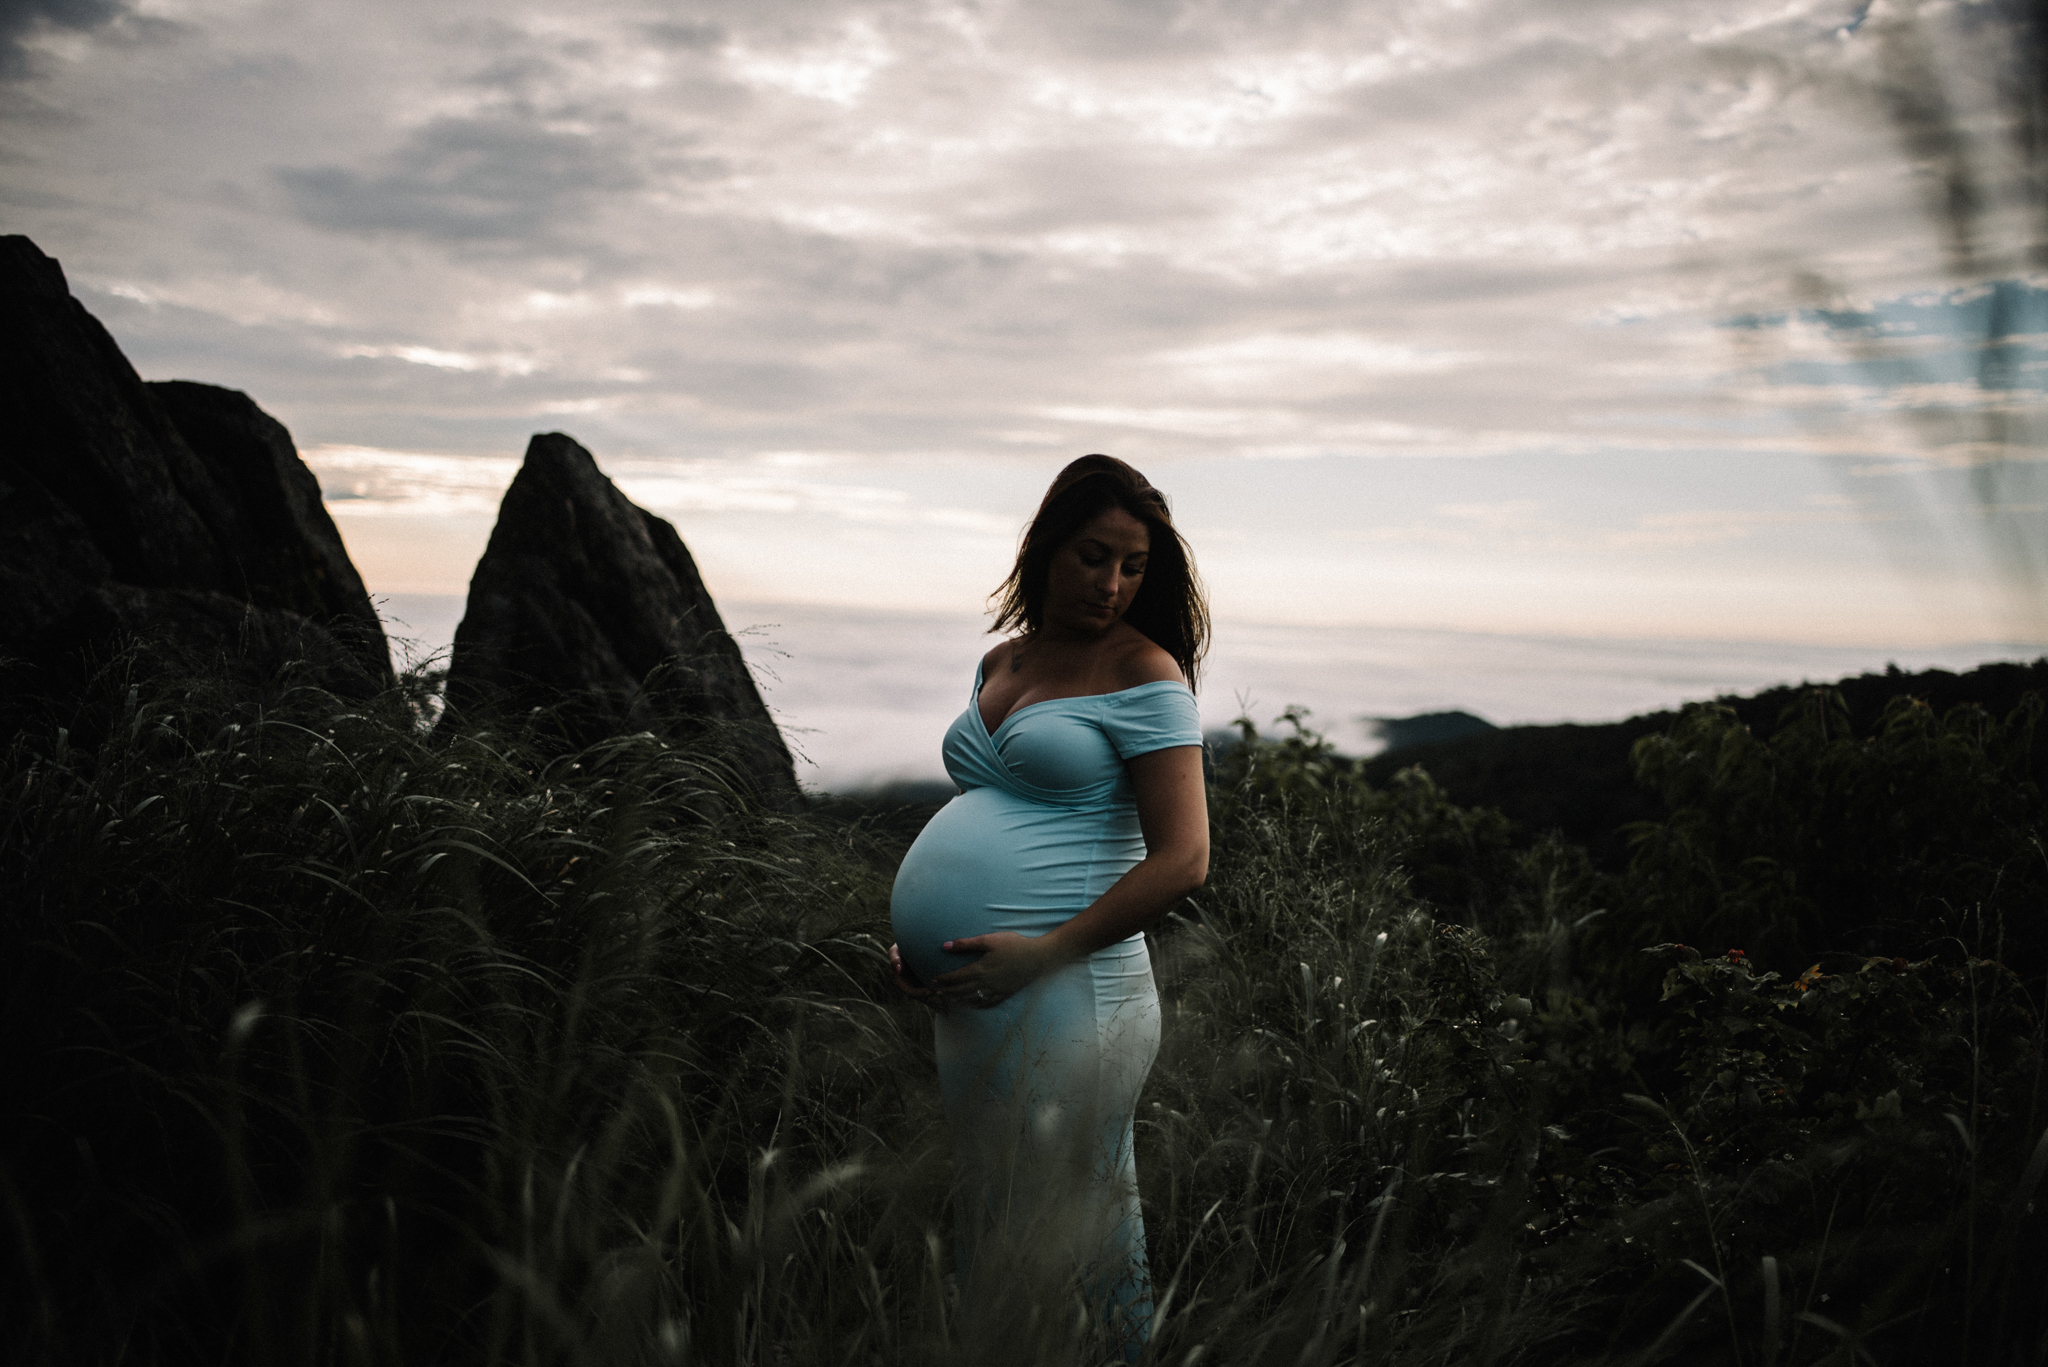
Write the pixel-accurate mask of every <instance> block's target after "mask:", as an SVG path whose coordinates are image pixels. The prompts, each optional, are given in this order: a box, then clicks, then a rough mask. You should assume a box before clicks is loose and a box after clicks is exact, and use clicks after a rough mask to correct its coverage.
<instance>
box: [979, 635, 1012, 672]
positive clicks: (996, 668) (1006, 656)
mask: <svg viewBox="0 0 2048 1367" xmlns="http://www.w3.org/2000/svg"><path fill="white" fill-rule="evenodd" d="M1016 644H1017V642H1016V641H1015V639H1011V640H1008V641H998V642H997V643H996V646H995V648H994V649H993V650H991V651H989V653H988V654H986V655H984V656H982V657H981V677H982V678H984V679H992V678H994V677H995V676H996V675H998V674H1000V673H1001V672H1002V671H1003V670H1004V669H1006V668H1008V667H1009V663H1010V649H1011V647H1013V646H1015V645H1016Z"/></svg>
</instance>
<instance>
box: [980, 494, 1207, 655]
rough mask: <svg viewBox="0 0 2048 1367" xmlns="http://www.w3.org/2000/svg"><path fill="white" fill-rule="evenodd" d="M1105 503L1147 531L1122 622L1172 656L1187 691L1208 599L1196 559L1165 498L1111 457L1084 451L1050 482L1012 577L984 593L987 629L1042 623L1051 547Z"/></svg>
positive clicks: (1201, 649) (1033, 627)
mask: <svg viewBox="0 0 2048 1367" xmlns="http://www.w3.org/2000/svg"><path fill="white" fill-rule="evenodd" d="M1111 508H1121V509H1123V510H1124V511H1125V512H1127V513H1129V514H1130V515H1131V516H1132V517H1135V518H1137V519H1138V520H1139V521H1140V522H1142V523H1144V524H1145V525H1146V526H1147V527H1148V528H1150V529H1151V532H1152V549H1151V552H1150V554H1149V555H1148V557H1147V559H1146V563H1145V582H1144V583H1142V584H1140V585H1139V586H1138V595H1137V597H1135V598H1133V599H1132V600H1131V606H1130V608H1129V609H1128V610H1127V611H1126V612H1125V613H1124V620H1125V621H1126V622H1129V623H1130V624H1131V625H1132V626H1134V627H1136V628H1137V629H1138V630H1139V632H1141V633H1142V634H1143V635H1144V636H1145V637H1146V638H1147V639H1149V640H1151V641H1152V642H1153V643H1154V644H1156V645H1158V646H1159V648H1160V649H1162V650H1164V651H1165V652H1166V653H1167V654H1168V655H1171V656H1172V657H1173V659H1174V663H1175V664H1178V665H1179V666H1180V670H1181V673H1182V674H1184V675H1186V676H1187V681H1188V687H1189V688H1193V687H1194V686H1195V682H1196V675H1197V673H1198V672H1199V671H1200V669H1201V667H1202V656H1203V654H1204V653H1206V652H1207V651H1208V649H1209V604H1208V602H1207V600H1206V599H1205V598H1204V597H1203V594H1202V581H1201V579H1200V578H1198V577H1197V576H1196V574H1195V559H1194V556H1193V555H1192V554H1190V553H1189V551H1188V543H1187V542H1185V541H1183V540H1181V535H1180V533H1179V532H1177V531H1175V530H1174V528H1173V514H1172V513H1171V512H1170V511H1169V510H1168V509H1167V506H1166V495H1165V494H1162V493H1160V492H1159V491H1158V490H1157V489H1155V488H1153V487H1152V481H1150V480H1148V479H1146V478H1145V477H1144V476H1143V475H1141V474H1139V473H1138V472H1137V471H1136V470H1133V469H1132V468H1131V467H1130V466H1128V465H1126V464H1124V463H1123V462H1122V461H1120V460H1118V459H1117V458H1116V457H1114V456H1083V457H1081V459H1079V460H1077V461H1075V462H1073V464H1071V465H1069V466H1067V468H1066V469H1064V470H1062V471H1060V472H1059V474H1058V476H1056V477H1055V478H1054V479H1053V482H1052V487H1051V488H1050V489H1047V490H1046V491H1045V499H1044V501H1043V502H1041V503H1040V504H1039V505H1038V512H1037V515H1036V516H1034V517H1033V518H1032V519H1031V525H1030V526H1028V527H1026V528H1025V529H1024V537H1023V540H1022V542H1021V543H1020V544H1019V545H1018V547H1017V563H1016V565H1015V566H1013V567H1012V568H1011V570H1010V577H1009V578H1007V579H1005V580H1004V581H1003V585H1002V587H1001V588H999V589H997V590H996V591H995V592H994V593H992V594H990V595H989V597H990V599H991V600H992V601H993V602H994V603H995V613H996V624H995V625H994V626H992V627H990V628H989V630H990V631H1015V630H1018V629H1020V628H1021V629H1022V630H1024V631H1026V632H1033V631H1037V630H1038V629H1039V628H1040V627H1041V626H1043V625H1044V623H1045V585H1046V579H1047V578H1048V576H1049V572H1050V569H1051V566H1052V557H1053V552H1054V551H1057V550H1058V549H1059V548H1060V547H1061V546H1064V545H1066V544H1067V542H1069V541H1071V540H1072V539H1073V538H1074V537H1075V536H1077V535H1079V534H1080V531H1081V529H1082V528H1083V527H1085V526H1087V525H1088V524H1089V523H1090V522H1093V521H1094V520H1095V519H1096V518H1097V517H1099V516H1101V515H1102V514H1103V513H1105V512H1107V511H1108V510H1109V509H1111Z"/></svg>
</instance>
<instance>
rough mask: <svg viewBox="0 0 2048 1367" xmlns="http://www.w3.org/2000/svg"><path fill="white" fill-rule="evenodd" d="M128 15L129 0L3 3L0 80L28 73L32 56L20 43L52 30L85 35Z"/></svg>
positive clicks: (13, 0)
mask: <svg viewBox="0 0 2048 1367" xmlns="http://www.w3.org/2000/svg"><path fill="white" fill-rule="evenodd" d="M132 11H133V3H132V0H4V3H0V79H19V78H20V77H23V76H26V75H28V74H29V73H30V71H31V69H32V67H33V62H32V54H31V51H30V49H29V47H28V46H27V44H25V43H24V42H23V39H25V38H30V37H32V36H35V35H37V34H41V33H47V32H50V31H53V30H55V31H68V32H72V33H85V32H89V31H91V30H93V29H96V28H102V27H104V26H106V25H108V24H111V23H113V22H115V21H116V20H118V19H121V18H123V17H124V16H126V15H128V14H130V13H131V12H132Z"/></svg>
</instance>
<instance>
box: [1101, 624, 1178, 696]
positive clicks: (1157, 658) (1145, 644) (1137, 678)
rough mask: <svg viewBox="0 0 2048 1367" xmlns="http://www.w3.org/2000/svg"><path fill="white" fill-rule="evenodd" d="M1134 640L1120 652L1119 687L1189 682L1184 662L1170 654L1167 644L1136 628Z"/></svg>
mask: <svg viewBox="0 0 2048 1367" xmlns="http://www.w3.org/2000/svg"><path fill="white" fill-rule="evenodd" d="M1131 637H1132V639H1131V640H1130V641H1128V642H1126V643H1124V644H1123V646H1122V648H1121V649H1119V650H1118V651H1117V661H1116V672H1117V686H1118V687H1119V688H1136V687H1137V686H1138V685H1139V684H1148V683H1186V682H1187V681H1188V680H1187V675H1185V674H1183V673H1181V668H1180V663H1179V662H1178V661H1177V660H1175V659H1174V658H1173V656H1171V655H1169V654H1167V653H1166V650H1165V648H1164V647H1162V646H1161V645H1159V644H1158V643H1157V642H1155V641H1153V640H1152V639H1151V638H1150V637H1147V636H1144V635H1142V634H1140V633H1139V632H1138V631H1136V630H1135V629H1133V630H1132V632H1131Z"/></svg>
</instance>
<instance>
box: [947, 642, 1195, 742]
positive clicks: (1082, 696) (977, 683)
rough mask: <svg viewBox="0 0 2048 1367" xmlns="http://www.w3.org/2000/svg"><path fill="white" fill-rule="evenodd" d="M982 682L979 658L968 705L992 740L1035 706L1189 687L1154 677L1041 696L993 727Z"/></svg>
mask: <svg viewBox="0 0 2048 1367" xmlns="http://www.w3.org/2000/svg"><path fill="white" fill-rule="evenodd" d="M982 682H983V673H982V664H981V661H979V660H977V661H975V663H974V696H973V697H972V698H971V699H969V700H968V706H969V707H972V708H973V709H974V720H975V721H976V722H978V723H979V724H980V726H981V730H982V733H983V734H984V735H986V736H987V737H988V738H989V739H990V740H994V739H995V738H996V737H997V736H999V735H1001V734H1002V733H1003V728H1004V727H1006V726H1008V725H1009V724H1010V723H1011V722H1013V721H1015V720H1017V718H1019V717H1021V716H1023V715H1024V714H1025V713H1026V712H1029V711H1030V710H1031V709H1032V708H1034V707H1050V706H1051V705H1052V704H1054V703H1056V702H1089V701H1092V700H1094V699H1096V698H1117V697H1121V696H1123V695H1124V694H1126V693H1135V692H1137V691H1138V690H1139V689H1141V688H1159V687H1161V686H1164V687H1167V688H1186V687H1187V685H1186V684H1185V683H1183V682H1181V681H1180V680H1179V679H1154V680H1152V681H1151V682H1150V683H1141V684H1132V685H1131V686H1130V687H1129V688H1112V689H1110V690H1109V691H1108V692H1107V693H1068V694H1066V695H1065V696H1063V697H1058V698H1040V699H1039V700H1038V701H1037V702H1028V703H1025V704H1024V705H1023V706H1021V707H1013V708H1011V709H1010V711H1009V713H1008V714H1007V715H1006V716H1004V718H1003V719H1002V720H1001V721H999V722H997V723H996V724H995V726H994V727H993V728H991V727H990V726H989V724H988V718H986V717H984V716H983V715H982V714H981V686H982Z"/></svg>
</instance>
